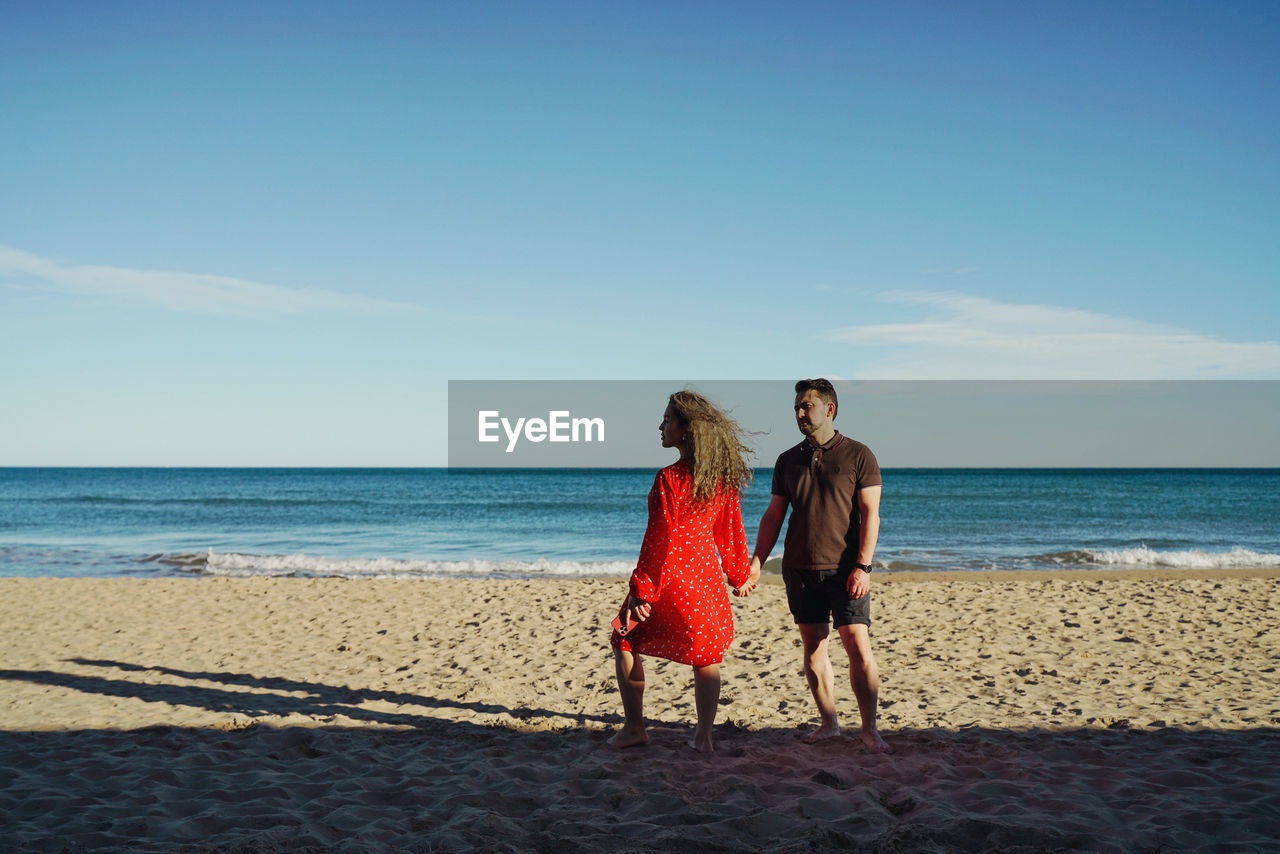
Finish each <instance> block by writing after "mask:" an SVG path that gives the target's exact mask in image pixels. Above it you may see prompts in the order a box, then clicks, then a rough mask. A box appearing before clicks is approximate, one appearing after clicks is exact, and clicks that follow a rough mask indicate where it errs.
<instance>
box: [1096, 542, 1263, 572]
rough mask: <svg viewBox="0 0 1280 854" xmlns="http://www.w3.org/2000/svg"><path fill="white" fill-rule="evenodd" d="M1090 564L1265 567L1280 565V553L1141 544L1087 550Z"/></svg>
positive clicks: (1231, 567)
mask: <svg viewBox="0 0 1280 854" xmlns="http://www.w3.org/2000/svg"><path fill="white" fill-rule="evenodd" d="M1084 554H1085V555H1087V556H1088V560H1089V561H1090V562H1091V563H1095V564H1101V565H1103V566H1168V567H1175V568H1178V569H1264V568H1270V567H1280V554H1265V553H1259V552H1255V551H1250V550H1249V549H1245V548H1240V547H1239V546H1237V547H1236V548H1234V549H1232V550H1231V551H1229V552H1201V551H1181V552H1178V551H1157V550H1155V549H1150V548H1147V547H1146V546H1141V547H1139V548H1135V549H1117V550H1115V551H1086V552H1084Z"/></svg>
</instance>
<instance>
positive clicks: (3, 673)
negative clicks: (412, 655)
mask: <svg viewBox="0 0 1280 854" xmlns="http://www.w3.org/2000/svg"><path fill="white" fill-rule="evenodd" d="M68 661H69V662H71V663H74V664H79V665H82V666H89V667H104V668H115V669H118V670H122V671H125V672H131V673H148V672H149V673H157V674H164V675H167V676H174V677H177V678H181V679H188V680H191V681H193V682H218V683H222V684H224V685H232V686H237V687H242V688H254V689H259V690H256V691H233V690H224V689H221V688H214V687H208V686H202V685H174V684H161V683H145V682H136V681H133V680H129V679H109V678H105V677H99V676H84V675H81V674H75V673H59V672H57V671H53V670H0V680H5V679H9V680H14V681H25V682H34V683H37V684H42V685H57V686H61V687H64V688H73V689H75V690H77V691H83V692H85V693H89V694H102V695H104V696H110V697H132V698H135V699H139V700H144V701H147V702H153V703H168V704H171V705H175V706H187V707H190V708H200V709H207V710H209V711H212V712H223V713H237V714H243V715H246V716H249V717H262V716H266V715H275V716H281V717H284V716H288V715H304V716H307V717H311V718H315V719H316V720H318V721H320V722H325V721H328V720H332V719H334V718H336V717H337V716H339V715H341V716H343V717H345V718H348V719H350V720H357V721H367V722H369V723H379V724H389V725H394V726H412V727H417V726H422V725H423V724H424V723H425V722H427V721H429V720H430V719H429V718H424V717H423V716H421V715H415V714H409V713H400V712H388V711H378V710H374V709H367V708H362V705H363V704H366V703H373V702H387V703H393V704H395V705H398V706H416V707H420V708H424V709H445V708H448V709H458V710H462V711H469V712H475V713H476V714H490V715H498V714H509V715H511V716H512V717H514V718H516V719H518V720H533V719H538V718H560V719H563V723H564V724H565V725H573V724H575V723H576V724H582V723H585V722H587V721H595V722H616V721H618V720H620V718H619V717H618V716H616V715H592V714H585V713H581V714H579V713H571V712H563V711H555V710H552V709H535V708H528V707H517V708H512V707H509V706H503V705H498V704H494V703H468V702H462V701H459V700H452V699H445V698H440V697H429V696H424V695H421V694H409V693H403V692H398V691H383V690H373V689H357V688H347V687H345V686H338V685H325V684H322V683H316V682H303V681H298V680H293V679H282V678H278V677H262V676H254V675H252V674H248V673H230V672H200V671H189V670H177V669H174V668H171V667H151V666H146V665H141V664H132V663H129V662H122V661H108V660H100V659H84V658H74V659H68ZM275 692H288V694H290V695H293V696H288V695H286V694H281V693H275ZM298 695H301V696H298Z"/></svg>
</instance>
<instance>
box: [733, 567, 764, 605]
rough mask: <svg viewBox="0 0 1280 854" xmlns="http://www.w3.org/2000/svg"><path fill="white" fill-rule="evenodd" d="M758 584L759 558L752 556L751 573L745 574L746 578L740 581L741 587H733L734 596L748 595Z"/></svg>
mask: <svg viewBox="0 0 1280 854" xmlns="http://www.w3.org/2000/svg"><path fill="white" fill-rule="evenodd" d="M759 584H760V558H758V557H753V558H752V559H751V574H750V575H749V576H747V580H746V581H744V582H743V583H742V586H741V587H735V588H733V595H734V596H743V597H746V596H750V595H751V591H752V590H755V589H756V587H757V586H759Z"/></svg>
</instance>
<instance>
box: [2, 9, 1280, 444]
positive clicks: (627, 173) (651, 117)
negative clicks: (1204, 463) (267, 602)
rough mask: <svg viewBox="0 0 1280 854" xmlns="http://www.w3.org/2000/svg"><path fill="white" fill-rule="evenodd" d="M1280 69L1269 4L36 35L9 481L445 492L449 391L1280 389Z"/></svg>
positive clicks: (14, 333)
mask: <svg viewBox="0 0 1280 854" xmlns="http://www.w3.org/2000/svg"><path fill="white" fill-rule="evenodd" d="M1277 42H1280V5H1277V4H1274V3H1269V2H1267V3H1247V2H1238V3H1228V4H1208V3H1178V2H1160V3H1121V4H1117V3H1070V4H1068V3H1062V4H1027V3H1007V4H996V3H969V4H945V3H937V4H932V3H926V4H919V3H901V4H874V5H872V4H861V3H832V4H787V5H784V4H763V3H723V4H715V3H693V4H689V3H679V4H677V3H643V4H641V3H633V4H613V3H555V2H548V3H536V4H509V3H487V2H476V3H468V4H448V5H445V4H430V3H371V4H367V5H363V6H356V5H353V4H336V3H325V2H307V3H267V4H260V3H253V4H250V3H235V2H224V3H207V4H194V3H189V4H173V3H141V2H120V3H111V4H102V3H89V2H84V3H73V2H66V3H50V4H34V3H5V4H3V5H0V379H2V381H3V389H4V404H3V408H2V409H0V464H10V465H39V464H49V465H55V464H67V465H81V464H83V465H91V464H104V465H146V464H154V465H184V464H185V465H443V464H444V462H445V460H446V452H447V448H446V442H445V434H446V421H447V419H446V405H447V383H448V381H449V380H450V379H454V380H459V379H573V378H583V379H667V378H669V379H671V380H672V381H673V382H676V383H682V382H684V381H690V380H691V381H698V380H709V379H789V378H795V377H798V376H814V375H827V376H831V377H841V378H849V379H1280V341H1278V338H1280V336H1278V335H1277V333H1276V329H1277V323H1276V319H1277V317H1278V316H1280V311H1278V309H1280V288H1278V287H1277V284H1280V275H1278V274H1280V109H1277V107H1278V106H1280V105H1278V104H1277V100H1278V98H1277V82H1276V81H1277V80H1280V59H1277V55H1276V52H1275V50H1274V45H1275V44H1276V43H1277ZM783 405H784V406H785V403H784V404H783ZM658 408H659V410H660V409H661V402H659V405H658ZM848 427H849V429H851V431H852V432H855V433H856V427H855V426H854V425H848Z"/></svg>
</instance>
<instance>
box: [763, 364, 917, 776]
mask: <svg viewBox="0 0 1280 854" xmlns="http://www.w3.org/2000/svg"><path fill="white" fill-rule="evenodd" d="M837 408H838V404H837V401H836V391H835V389H834V388H833V387H832V385H831V383H830V382H828V381H827V380H824V379H814V380H801V381H800V382H798V383H796V400H795V413H796V424H797V426H798V427H799V428H800V432H801V433H803V434H804V436H805V438H804V441H802V442H801V443H800V444H799V445H796V446H795V447H794V448H791V449H790V450H787V451H784V452H783V453H782V454H781V455H779V457H778V462H777V464H776V465H775V466H774V469H773V495H772V497H771V498H770V501H769V507H768V509H767V510H765V511H764V515H763V516H762V517H761V518H760V531H759V534H757V536H756V550H755V555H754V556H753V557H752V558H751V570H752V573H753V575H755V574H756V573H758V572H759V571H760V567H761V565H762V564H763V563H764V561H765V559H767V558H768V557H769V552H770V551H772V550H773V547H774V545H775V544H776V543H777V542H778V532H779V531H781V530H782V522H783V520H784V519H786V516H787V507H788V506H791V507H792V508H794V509H793V511H792V513H791V522H790V523H789V524H788V525H787V539H786V542H785V543H784V544H783V554H782V577H783V580H784V581H785V582H786V585H787V604H788V605H789V606H790V608H791V614H792V616H793V617H795V621H796V625H797V626H798V627H799V629H800V638H801V640H802V641H803V643H804V674H805V678H806V679H808V681H809V690H810V691H812V692H813V699H814V702H816V703H817V704H818V713H819V715H820V716H821V718H822V723H821V724H820V725H819V726H818V728H817V729H816V730H815V731H813V732H812V733H810V734H809V735H807V736H806V737H805V740H806V741H809V742H814V741H818V740H820V739H824V738H832V737H834V736H837V735H839V734H840V724H839V721H838V719H837V716H836V704H835V676H834V674H833V672H832V669H831V659H830V658H829V657H828V655H827V637H828V636H829V635H830V633H831V625H832V624H834V625H835V627H836V631H837V632H838V633H839V635H840V640H841V642H842V643H843V644H844V648H845V652H846V653H848V656H849V681H850V682H851V683H852V685H853V693H854V696H855V697H857V699H858V711H859V712H860V714H861V716H862V743H863V744H864V745H866V746H867V748H869V749H870V750H873V751H876V752H879V753H888V752H890V751H891V750H892V748H890V747H889V745H888V744H886V743H885V740H884V739H883V738H881V737H880V733H879V731H878V730H877V729H876V704H877V695H878V692H879V689H880V675H879V672H878V671H877V669H876V659H875V656H874V655H873V654H872V652H871V637H870V634H869V629H870V625H871V574H870V573H871V558H872V555H874V554H875V550H876V538H877V537H878V535H879V533H880V466H879V464H878V463H877V462H876V457H875V454H873V453H871V449H870V448H868V447H867V446H866V445H864V444H862V443H861V442H855V441H854V440H853V439H850V438H848V437H847V436H842V435H841V434H840V433H838V432H837V431H836V429H835V424H834V421H835V417H836V410H837Z"/></svg>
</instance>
